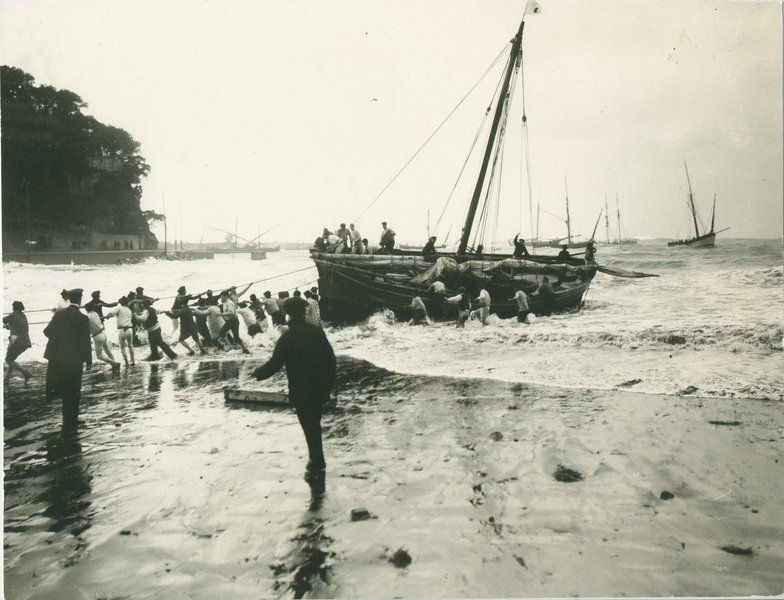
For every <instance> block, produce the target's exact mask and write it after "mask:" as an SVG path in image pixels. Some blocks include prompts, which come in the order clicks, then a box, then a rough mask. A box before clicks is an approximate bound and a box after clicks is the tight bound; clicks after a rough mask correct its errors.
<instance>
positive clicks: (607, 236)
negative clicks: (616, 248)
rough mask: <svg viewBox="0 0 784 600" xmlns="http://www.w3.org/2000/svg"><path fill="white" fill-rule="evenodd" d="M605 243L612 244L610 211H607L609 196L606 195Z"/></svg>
mask: <svg viewBox="0 0 784 600" xmlns="http://www.w3.org/2000/svg"><path fill="white" fill-rule="evenodd" d="M604 243H605V244H609V243H610V211H609V210H608V209H607V194H605V195H604Z"/></svg>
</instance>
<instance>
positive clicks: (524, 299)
mask: <svg viewBox="0 0 784 600" xmlns="http://www.w3.org/2000/svg"><path fill="white" fill-rule="evenodd" d="M513 299H514V300H515V301H516V302H517V307H518V310H529V308H528V296H526V295H525V292H524V291H523V290H517V292H516V293H515V295H514V298H513Z"/></svg>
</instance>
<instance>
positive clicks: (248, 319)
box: [237, 306, 258, 327]
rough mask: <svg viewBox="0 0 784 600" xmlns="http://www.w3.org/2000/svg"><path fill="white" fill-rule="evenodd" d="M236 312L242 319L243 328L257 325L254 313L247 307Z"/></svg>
mask: <svg viewBox="0 0 784 600" xmlns="http://www.w3.org/2000/svg"><path fill="white" fill-rule="evenodd" d="M237 312H238V313H239V314H240V316H241V317H242V320H243V322H244V323H245V327H250V326H251V325H255V324H256V323H258V320H257V319H256V315H255V313H254V312H253V311H252V310H251V309H249V308H248V307H247V306H246V307H245V308H240V309H238V310H237Z"/></svg>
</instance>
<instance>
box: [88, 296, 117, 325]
mask: <svg viewBox="0 0 784 600" xmlns="http://www.w3.org/2000/svg"><path fill="white" fill-rule="evenodd" d="M115 306H117V302H104V301H103V300H95V299H93V300H90V301H89V302H88V303H87V304H85V305H84V309H85V310H86V311H88V312H89V311H90V310H91V309H93V308H94V309H95V312H97V313H98V316H99V317H101V323H103V318H104V317H103V309H104V307H105V308H114V307H115Z"/></svg>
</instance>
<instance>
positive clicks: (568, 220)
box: [564, 174, 572, 244]
mask: <svg viewBox="0 0 784 600" xmlns="http://www.w3.org/2000/svg"><path fill="white" fill-rule="evenodd" d="M564 190H565V191H566V241H567V243H568V244H571V243H572V220H571V218H570V217H569V188H568V187H567V186H566V174H564Z"/></svg>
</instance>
